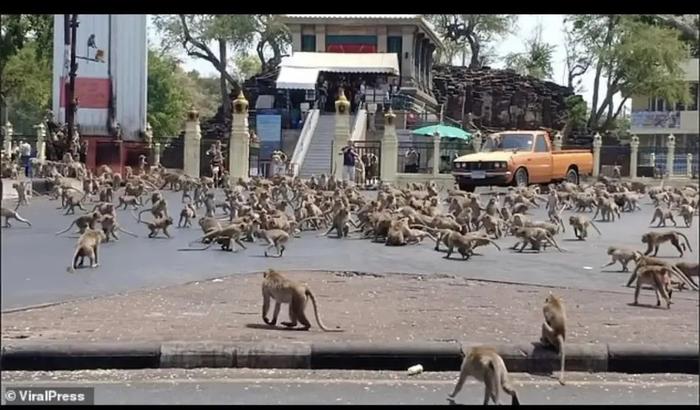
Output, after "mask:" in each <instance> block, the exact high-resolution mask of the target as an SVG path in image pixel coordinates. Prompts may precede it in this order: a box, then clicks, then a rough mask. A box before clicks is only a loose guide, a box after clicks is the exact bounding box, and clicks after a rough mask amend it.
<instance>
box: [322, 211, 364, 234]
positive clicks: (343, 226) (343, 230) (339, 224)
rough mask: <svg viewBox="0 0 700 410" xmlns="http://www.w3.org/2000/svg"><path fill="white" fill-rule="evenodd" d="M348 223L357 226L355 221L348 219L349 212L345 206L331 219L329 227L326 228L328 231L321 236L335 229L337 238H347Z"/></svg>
mask: <svg viewBox="0 0 700 410" xmlns="http://www.w3.org/2000/svg"><path fill="white" fill-rule="evenodd" d="M350 225H352V226H354V227H355V228H357V225H356V224H355V222H353V220H352V219H350V212H349V211H348V210H347V208H345V207H343V208H340V209H339V210H338V212H336V214H335V216H334V217H333V220H332V221H331V227H330V228H328V231H326V233H324V234H323V235H321V236H327V235H328V234H329V233H331V232H332V231H333V230H335V231H336V232H338V238H343V237H346V238H347V236H348V232H350Z"/></svg>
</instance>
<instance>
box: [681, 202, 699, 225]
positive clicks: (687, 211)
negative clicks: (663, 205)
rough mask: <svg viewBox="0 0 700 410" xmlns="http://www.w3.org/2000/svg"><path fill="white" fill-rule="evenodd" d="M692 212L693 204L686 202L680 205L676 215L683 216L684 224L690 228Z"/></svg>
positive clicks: (693, 211) (693, 210)
mask: <svg viewBox="0 0 700 410" xmlns="http://www.w3.org/2000/svg"><path fill="white" fill-rule="evenodd" d="M694 213H695V208H693V206H691V205H688V204H683V205H681V207H680V209H679V210H678V215H679V216H682V217H683V221H684V222H685V226H686V227H687V228H690V225H692V224H693V214H694Z"/></svg>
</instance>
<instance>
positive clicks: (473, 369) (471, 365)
mask: <svg viewBox="0 0 700 410" xmlns="http://www.w3.org/2000/svg"><path fill="white" fill-rule="evenodd" d="M462 356H463V357H464V359H463V360H462V366H461V368H460V371H459V379H458V380H457V385H456V386H455V388H454V390H453V391H452V393H451V394H449V395H448V397H449V399H448V400H450V401H452V400H451V399H454V398H455V397H456V396H457V394H459V392H460V391H461V390H462V386H464V382H465V381H466V380H467V378H468V377H469V376H474V378H475V379H477V380H479V381H480V382H483V383H484V389H485V390H484V403H483V404H484V406H485V405H487V404H488V403H489V399H491V400H492V401H493V403H494V404H496V405H500V404H501V402H500V400H499V394H500V389H501V388H503V390H504V391H505V392H506V393H508V394H509V395H510V396H511V405H514V406H517V405H520V400H519V399H518V393H517V392H516V391H515V389H514V388H513V387H512V385H511V384H510V378H509V377H508V369H507V368H506V365H505V363H504V362H503V359H502V358H501V356H499V355H498V353H496V350H494V349H493V348H492V347H487V346H477V347H473V348H472V349H471V350H470V351H469V353H468V354H465V353H464V351H462Z"/></svg>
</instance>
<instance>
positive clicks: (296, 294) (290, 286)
mask: <svg viewBox="0 0 700 410" xmlns="http://www.w3.org/2000/svg"><path fill="white" fill-rule="evenodd" d="M285 233H286V232H285ZM262 295H263V306H262V317H263V321H264V322H265V323H266V324H267V325H270V326H275V325H276V324H277V316H278V315H279V312H280V308H281V306H282V304H283V303H287V304H289V320H290V321H289V322H281V324H282V325H283V326H286V327H287V328H289V329H292V328H294V327H296V325H297V323H298V322H300V323H301V324H302V326H303V327H302V328H301V329H300V330H309V328H310V327H311V322H310V321H309V319H307V317H306V313H305V312H304V311H305V310H306V302H307V301H308V299H309V298H310V299H311V303H312V304H313V307H314V315H315V316H316V323H318V327H320V328H321V330H323V331H324V332H342V331H343V330H342V329H339V328H336V329H329V328H327V327H326V326H325V325H324V324H323V322H322V321H321V317H320V316H319V314H318V306H317V305H316V297H315V296H314V294H313V292H311V289H310V288H309V287H308V286H307V285H303V284H300V283H297V282H295V281H292V280H290V279H288V278H285V277H284V276H283V275H282V274H281V273H279V272H277V271H275V270H273V269H269V270H268V271H267V272H265V273H263V281H262ZM270 299H273V300H274V301H275V310H274V312H273V313H272V320H269V319H268V318H267V312H268V311H269V310H270Z"/></svg>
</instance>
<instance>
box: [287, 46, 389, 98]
mask: <svg viewBox="0 0 700 410" xmlns="http://www.w3.org/2000/svg"><path fill="white" fill-rule="evenodd" d="M321 71H328V72H336V73H388V74H393V75H399V60H398V57H397V56H396V53H312V52H296V53H294V54H292V55H291V56H290V57H283V58H282V63H281V64H280V74H279V76H278V77H277V88H282V89H302V90H313V89H314V88H315V86H316V80H317V78H318V73H319V72H321Z"/></svg>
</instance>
